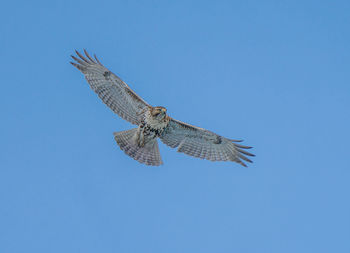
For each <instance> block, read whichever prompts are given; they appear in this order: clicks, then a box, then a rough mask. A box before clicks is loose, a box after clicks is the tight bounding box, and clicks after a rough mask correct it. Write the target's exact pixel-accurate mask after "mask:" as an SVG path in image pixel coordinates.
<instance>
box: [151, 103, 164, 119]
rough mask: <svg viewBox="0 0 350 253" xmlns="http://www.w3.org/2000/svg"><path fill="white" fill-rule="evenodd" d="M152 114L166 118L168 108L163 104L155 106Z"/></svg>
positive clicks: (159, 117) (158, 117)
mask: <svg viewBox="0 0 350 253" xmlns="http://www.w3.org/2000/svg"><path fill="white" fill-rule="evenodd" d="M151 114H152V116H153V117H155V118H157V119H164V118H165V117H166V108H165V107H163V106H156V107H153V108H152V111H151Z"/></svg>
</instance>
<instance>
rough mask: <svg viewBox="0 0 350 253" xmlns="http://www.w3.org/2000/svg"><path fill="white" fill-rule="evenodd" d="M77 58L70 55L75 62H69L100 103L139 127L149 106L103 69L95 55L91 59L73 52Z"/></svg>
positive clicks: (113, 75)
mask: <svg viewBox="0 0 350 253" xmlns="http://www.w3.org/2000/svg"><path fill="white" fill-rule="evenodd" d="M75 52H76V53H77V55H78V56H79V58H78V57H75V56H73V55H72V58H73V59H74V60H75V61H76V62H71V64H72V65H73V66H75V67H76V68H77V69H79V70H80V71H81V72H82V73H83V74H84V76H85V78H86V80H87V81H88V83H89V84H90V86H91V88H92V89H93V90H94V91H95V92H96V93H97V95H98V96H99V97H100V98H101V99H102V101H103V102H104V103H105V104H106V105H107V106H108V107H109V108H111V109H112V110H113V111H114V112H115V113H116V114H118V115H119V116H120V117H122V118H123V119H125V120H127V121H129V122H131V123H133V124H135V125H139V124H140V121H141V116H142V113H143V112H145V108H147V107H149V105H148V104H147V103H146V102H145V101H144V100H143V99H142V98H140V97H139V96H138V95H137V94H136V93H135V92H134V91H133V90H131V89H130V88H129V86H128V85H127V84H126V83H124V82H123V81H122V80H121V79H120V78H119V77H118V76H116V75H115V74H113V73H112V72H111V71H109V70H108V69H107V68H106V67H104V66H103V65H102V64H101V63H100V61H99V60H98V59H97V57H96V55H95V59H93V58H92V57H91V56H90V55H89V54H88V53H87V52H86V50H84V52H85V55H86V57H87V58H86V57H85V56H83V55H82V54H80V53H79V52H78V51H75Z"/></svg>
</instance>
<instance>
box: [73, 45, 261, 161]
mask: <svg viewBox="0 0 350 253" xmlns="http://www.w3.org/2000/svg"><path fill="white" fill-rule="evenodd" d="M75 52H76V54H77V56H78V57H75V56H73V55H72V58H73V59H74V60H75V62H71V64H72V65H73V66H75V67H76V68H77V69H78V70H80V71H81V72H82V73H83V74H84V76H85V78H86V80H87V82H88V83H89V84H90V87H91V88H92V89H93V90H94V91H95V92H96V93H97V95H98V96H99V97H100V98H101V99H102V101H103V102H104V103H105V104H106V105H107V106H108V107H109V108H111V109H112V111H113V112H115V113H116V114H118V115H119V116H120V117H122V118H123V119H125V120H127V121H129V122H130V123H132V124H134V125H137V126H138V127H137V128H133V129H130V130H126V131H121V132H115V133H114V139H115V140H116V142H117V144H118V145H119V147H120V149H121V150H123V151H124V152H125V153H126V154H127V155H129V156H131V157H132V158H134V159H135V160H137V161H138V162H140V163H143V164H146V165H153V166H158V165H161V164H163V162H162V158H161V156H160V153H159V148H158V141H157V139H158V138H159V139H160V140H161V141H162V142H163V143H164V144H166V145H168V146H170V147H172V148H177V151H178V152H182V153H185V154H187V155H190V156H194V157H199V158H201V159H207V160H211V161H233V162H237V163H239V164H241V165H243V166H245V167H246V164H245V163H244V162H243V161H242V160H244V161H247V162H252V161H251V160H250V159H249V158H247V156H254V155H253V154H251V153H249V152H247V151H246V150H245V149H250V148H251V147H248V146H244V145H241V144H238V143H237V142H241V140H233V139H228V138H225V137H222V136H220V135H218V134H215V133H213V132H211V131H208V130H206V129H203V128H200V127H196V126H192V125H190V124H187V123H184V122H181V121H179V120H176V119H173V118H171V117H169V116H168V115H167V109H166V108H164V107H162V106H155V107H153V106H151V105H149V104H148V103H146V102H145V101H144V100H143V99H142V98H141V97H139V96H138V95H137V94H136V93H135V92H134V91H133V90H131V89H130V87H129V86H128V85H127V84H126V83H125V82H123V81H122V80H121V79H120V78H119V77H118V76H117V75H115V74H113V73H112V72H111V71H110V70H109V69H107V68H106V67H104V66H103V65H102V64H101V62H100V61H99V60H98V58H97V57H96V55H94V58H92V57H91V56H90V55H89V54H88V53H87V52H86V50H85V49H84V53H85V56H84V55H82V54H81V53H79V52H78V51H75Z"/></svg>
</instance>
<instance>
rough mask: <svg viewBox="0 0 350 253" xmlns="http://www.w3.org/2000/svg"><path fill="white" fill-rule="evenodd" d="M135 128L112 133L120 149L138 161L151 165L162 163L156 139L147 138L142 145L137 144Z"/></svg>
mask: <svg viewBox="0 0 350 253" xmlns="http://www.w3.org/2000/svg"><path fill="white" fill-rule="evenodd" d="M137 130H138V129H137V128H133V129H130V130H126V131H121V132H115V133H113V134H114V139H115V140H116V142H117V143H118V145H119V147H120V149H121V150H123V151H124V152H125V154H127V155H128V156H131V157H132V158H134V159H135V160H137V161H139V162H140V163H144V164H146V165H153V166H159V165H161V164H163V162H162V158H161V157H160V153H159V147H158V142H157V139H156V138H155V139H152V140H149V141H148V142H146V144H145V145H144V146H143V147H140V146H139V145H138V144H137Z"/></svg>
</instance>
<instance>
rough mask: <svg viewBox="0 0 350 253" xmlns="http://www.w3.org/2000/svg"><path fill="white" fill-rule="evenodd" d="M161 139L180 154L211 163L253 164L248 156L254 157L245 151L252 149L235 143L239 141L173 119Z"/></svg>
mask: <svg viewBox="0 0 350 253" xmlns="http://www.w3.org/2000/svg"><path fill="white" fill-rule="evenodd" d="M160 139H161V140H162V142H163V143H164V144H166V145H168V146H170V147H172V148H176V147H178V149H177V151H178V152H182V153H185V154H187V155H190V156H195V157H199V158H202V159H207V160H211V161H235V162H237V163H239V164H241V165H243V166H245V167H246V165H245V164H244V163H243V162H242V161H241V159H242V160H245V161H247V162H252V161H251V160H249V159H248V158H247V157H246V156H254V155H253V154H251V153H249V152H247V151H245V150H243V149H249V148H251V147H248V146H243V145H240V144H237V143H234V142H239V140H231V139H227V138H224V137H222V136H220V135H217V134H215V133H213V132H210V131H208V130H205V129H203V128H199V127H195V126H191V125H189V124H186V123H183V122H181V121H178V120H175V119H172V118H170V121H169V124H168V126H167V127H166V128H165V130H164V131H163V133H162V135H161V136H160ZM244 155H246V156H244Z"/></svg>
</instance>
